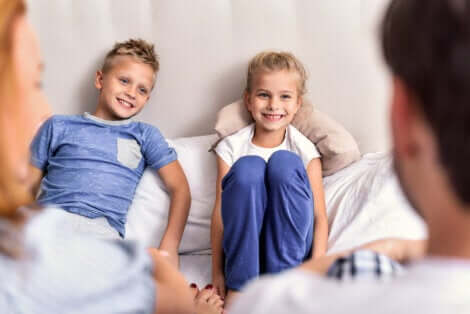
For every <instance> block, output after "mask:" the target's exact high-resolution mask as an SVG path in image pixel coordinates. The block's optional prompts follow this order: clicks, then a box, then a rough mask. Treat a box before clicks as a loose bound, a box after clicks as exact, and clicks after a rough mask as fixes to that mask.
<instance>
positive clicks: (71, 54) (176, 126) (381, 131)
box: [29, 0, 389, 152]
mask: <svg viewBox="0 0 470 314" xmlns="http://www.w3.org/2000/svg"><path fill="white" fill-rule="evenodd" d="M387 2H388V1H387V0H347V1H345V0H328V1H326V0H324V1H311V0H297V1H286V0H197V1H188V0H171V1H168V0H133V1H130V0H100V1H96V0H80V1H75V0H47V1H39V0H30V1H29V16H30V20H31V21H32V23H33V25H34V26H35V28H36V30H37V32H38V34H39V38H40V41H41V45H42V52H43V55H44V60H45V64H46V70H45V79H44V84H45V91H46V94H47V95H48V96H49V100H50V102H51V103H52V107H53V110H54V112H55V113H59V114H76V113H81V112H83V111H91V110H93V108H94V106H95V103H96V95H97V92H96V91H95V90H94V87H93V78H94V72H95V71H96V69H97V68H98V67H99V66H100V63H101V60H102V58H103V56H104V54H105V52H106V51H107V50H108V49H109V48H110V47H111V46H112V45H113V43H114V42H115V41H120V40H125V39H128V38H130V37H141V38H144V39H147V40H150V41H152V42H154V43H155V45H156V48H157V51H158V53H159V55H160V60H161V71H160V73H159V75H158V79H157V85H156V89H155V90H154V92H153V94H152V98H151V100H150V102H149V103H148V104H147V106H146V108H145V109H144V110H143V112H142V113H141V115H140V117H139V118H140V119H141V120H143V121H145V122H149V123H152V124H155V125H157V126H158V127H159V128H160V129H161V130H162V132H163V134H164V135H165V136H167V137H180V136H192V135H202V134H209V133H213V130H212V128H213V125H214V120H215V114H216V112H217V111H218V110H219V109H220V108H221V107H222V106H223V105H225V104H228V103H230V102H232V101H234V100H236V99H238V98H240V95H241V93H242V88H243V86H244V78H245V68H246V64H247V62H248V60H249V58H250V57H251V56H253V55H254V54H255V53H257V52H258V51H260V50H263V49H278V50H289V51H292V52H293V53H295V54H296V55H297V56H298V57H299V58H300V59H301V60H302V61H303V62H304V63H305V65H306V67H307V68H308V71H309V74H310V79H309V81H308V90H309V98H310V99H311V100H312V101H313V102H314V103H315V104H316V105H317V106H318V107H319V108H320V109H321V110H322V111H324V112H326V113H328V114H329V115H330V116H332V117H333V118H334V119H336V120H338V121H339V122H341V123H342V124H343V125H344V126H345V127H346V128H347V129H348V130H350V131H351V133H352V134H353V135H354V136H355V138H356V139H357V140H358V142H359V144H360V147H361V150H362V152H371V151H378V150H384V149H387V148H388V146H389V140H388V135H387V126H388V122H387V121H388V119H387V102H388V94H389V89H388V85H387V83H388V81H387V75H386V71H385V67H384V66H383V64H382V61H381V56H380V50H379V45H378V40H377V37H378V36H377V23H378V21H379V20H380V17H381V15H382V11H383V8H384V7H385V5H386V3H387Z"/></svg>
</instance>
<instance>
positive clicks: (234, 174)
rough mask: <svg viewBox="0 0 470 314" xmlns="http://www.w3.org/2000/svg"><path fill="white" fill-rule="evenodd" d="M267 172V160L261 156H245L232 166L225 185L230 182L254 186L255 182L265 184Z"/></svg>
mask: <svg viewBox="0 0 470 314" xmlns="http://www.w3.org/2000/svg"><path fill="white" fill-rule="evenodd" d="M265 173H266V162H265V161H264V159H263V158H261V157H259V156H244V157H241V158H240V159H238V160H237V161H236V162H235V163H234V164H233V165H232V167H231V168H230V171H229V173H228V174H227V176H226V178H224V182H223V185H226V184H228V182H231V183H234V184H236V185H237V186H248V187H249V186H252V185H254V184H260V183H262V184H264V176H265Z"/></svg>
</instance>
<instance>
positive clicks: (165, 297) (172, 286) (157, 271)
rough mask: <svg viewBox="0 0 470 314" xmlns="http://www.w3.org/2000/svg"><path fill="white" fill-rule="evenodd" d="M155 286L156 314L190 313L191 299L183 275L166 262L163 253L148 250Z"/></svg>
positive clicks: (191, 309) (191, 307)
mask: <svg viewBox="0 0 470 314" xmlns="http://www.w3.org/2000/svg"><path fill="white" fill-rule="evenodd" d="M148 252H149V254H150V256H151V258H152V261H153V265H154V267H153V277H154V279H155V282H156V285H157V298H156V301H157V302H156V306H155V308H156V312H155V313H156V314H166V313H172V314H173V313H192V312H193V307H194V306H193V299H192V297H191V292H190V290H189V286H188V283H187V282H186V280H185V279H184V277H183V275H182V274H181V273H179V272H178V270H177V269H176V268H175V267H174V266H173V265H171V264H170V263H169V262H168V259H167V258H166V256H165V255H163V253H164V252H161V251H159V250H156V249H149V251H148Z"/></svg>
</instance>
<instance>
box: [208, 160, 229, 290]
mask: <svg viewBox="0 0 470 314" xmlns="http://www.w3.org/2000/svg"><path fill="white" fill-rule="evenodd" d="M229 169H230V168H229V166H228V165H227V164H226V163H225V162H224V161H223V160H222V159H221V158H220V157H217V181H216V194H215V204H214V210H213V212H212V223H211V246H212V283H213V285H214V288H215V289H216V290H217V293H218V294H219V295H220V296H222V297H223V296H225V281H224V266H223V265H224V260H223V259H224V256H223V248H222V239H223V234H224V226H223V223H222V212H221V202H222V179H223V177H224V176H225V175H226V174H227V173H228V171H229Z"/></svg>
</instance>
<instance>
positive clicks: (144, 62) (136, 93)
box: [95, 39, 160, 120]
mask: <svg viewBox="0 0 470 314" xmlns="http://www.w3.org/2000/svg"><path fill="white" fill-rule="evenodd" d="M159 66H160V65H159V62H158V56H157V55H156V53H155V51H154V47H153V45H151V44H149V43H147V42H146V41H144V40H140V39H139V40H134V39H130V40H128V41H126V42H121V43H116V44H115V45H114V48H113V49H112V50H111V51H109V52H108V54H107V55H106V57H105V59H104V63H103V66H102V68H101V70H99V71H97V73H96V79H95V86H96V88H98V90H99V91H100V96H99V100H98V107H97V108H96V113H95V115H97V116H98V117H100V118H103V119H106V120H120V119H127V118H130V117H132V116H134V115H136V114H137V113H139V112H140V110H142V108H143V107H144V105H145V103H146V102H147V101H148V99H149V98H150V93H151V91H152V89H153V86H154V83H155V78H156V74H157V72H158V69H159Z"/></svg>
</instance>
